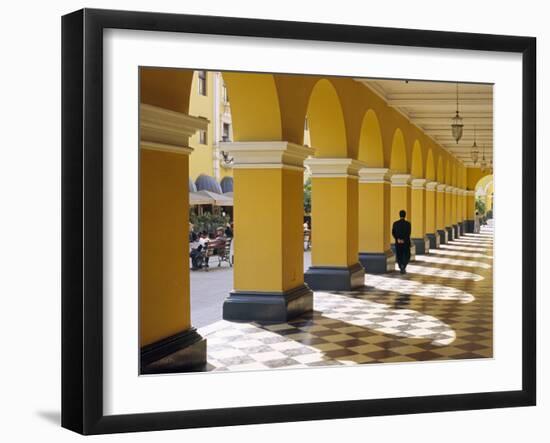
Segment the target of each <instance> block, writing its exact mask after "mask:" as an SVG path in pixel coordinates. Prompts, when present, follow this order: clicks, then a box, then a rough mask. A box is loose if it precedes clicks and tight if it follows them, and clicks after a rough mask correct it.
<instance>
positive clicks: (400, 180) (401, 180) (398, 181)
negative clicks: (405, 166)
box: [391, 174, 412, 188]
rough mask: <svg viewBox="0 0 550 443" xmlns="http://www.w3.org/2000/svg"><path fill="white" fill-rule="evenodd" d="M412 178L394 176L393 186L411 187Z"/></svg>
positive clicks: (392, 179)
mask: <svg viewBox="0 0 550 443" xmlns="http://www.w3.org/2000/svg"><path fill="white" fill-rule="evenodd" d="M411 177H412V176H411V174H393V175H392V176H391V185H392V187H395V188H403V187H409V186H410V183H411Z"/></svg>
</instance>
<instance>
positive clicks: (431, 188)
mask: <svg viewBox="0 0 550 443" xmlns="http://www.w3.org/2000/svg"><path fill="white" fill-rule="evenodd" d="M438 185H439V183H437V182H427V183H426V191H435V190H436V188H437V186H438Z"/></svg>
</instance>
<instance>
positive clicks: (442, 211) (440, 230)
mask: <svg viewBox="0 0 550 443" xmlns="http://www.w3.org/2000/svg"><path fill="white" fill-rule="evenodd" d="M446 188H447V185H444V184H438V185H437V186H436V197H435V199H436V203H435V210H436V216H435V225H436V228H437V234H438V235H439V244H440V245H444V244H445V243H447V241H448V240H449V238H448V234H447V229H446V226H447V225H446V223H447V222H446V208H445V203H446V201H445V199H446V192H445V190H446Z"/></svg>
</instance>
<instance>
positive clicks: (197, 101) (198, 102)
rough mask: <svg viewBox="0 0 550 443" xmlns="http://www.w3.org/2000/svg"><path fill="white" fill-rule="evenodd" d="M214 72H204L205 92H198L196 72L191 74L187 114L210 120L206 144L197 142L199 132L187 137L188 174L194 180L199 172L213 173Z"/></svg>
mask: <svg viewBox="0 0 550 443" xmlns="http://www.w3.org/2000/svg"><path fill="white" fill-rule="evenodd" d="M213 79H214V74H213V73H211V72H207V73H206V84H207V86H206V93H207V95H200V94H199V86H198V85H199V82H198V72H197V71H195V72H194V74H193V83H192V87H191V95H190V100H189V114H190V115H192V116H195V117H204V118H206V119H208V120H209V121H210V123H209V124H208V135H207V144H206V145H203V144H200V143H199V133H198V132H197V133H196V134H195V135H193V136H191V137H190V138H189V146H190V147H192V148H193V153H192V154H191V156H190V158H189V176H190V177H191V178H192V179H193V180H195V179H196V178H197V177H198V176H199V175H200V174H206V175H211V176H213V175H214V166H213V156H212V154H213V151H212V149H213V148H212V145H213V142H214V121H215V120H214V94H215V93H216V92H217V91H215V90H214V81H213Z"/></svg>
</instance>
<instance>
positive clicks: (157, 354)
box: [140, 328, 206, 374]
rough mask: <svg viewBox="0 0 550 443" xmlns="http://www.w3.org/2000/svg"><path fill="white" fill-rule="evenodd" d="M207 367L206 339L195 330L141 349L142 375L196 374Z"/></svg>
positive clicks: (189, 330) (191, 329)
mask: <svg viewBox="0 0 550 443" xmlns="http://www.w3.org/2000/svg"><path fill="white" fill-rule="evenodd" d="M205 367H206V339H205V338H203V337H202V336H201V335H200V334H199V333H198V332H197V330H196V329H195V328H190V329H188V330H186V331H183V332H180V333H179V334H176V335H173V336H171V337H168V338H164V339H162V340H159V341H157V342H155V343H151V344H150V345H147V346H144V347H143V348H141V355H140V373H141V374H166V373H175V372H196V371H202V370H204V369H205Z"/></svg>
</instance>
